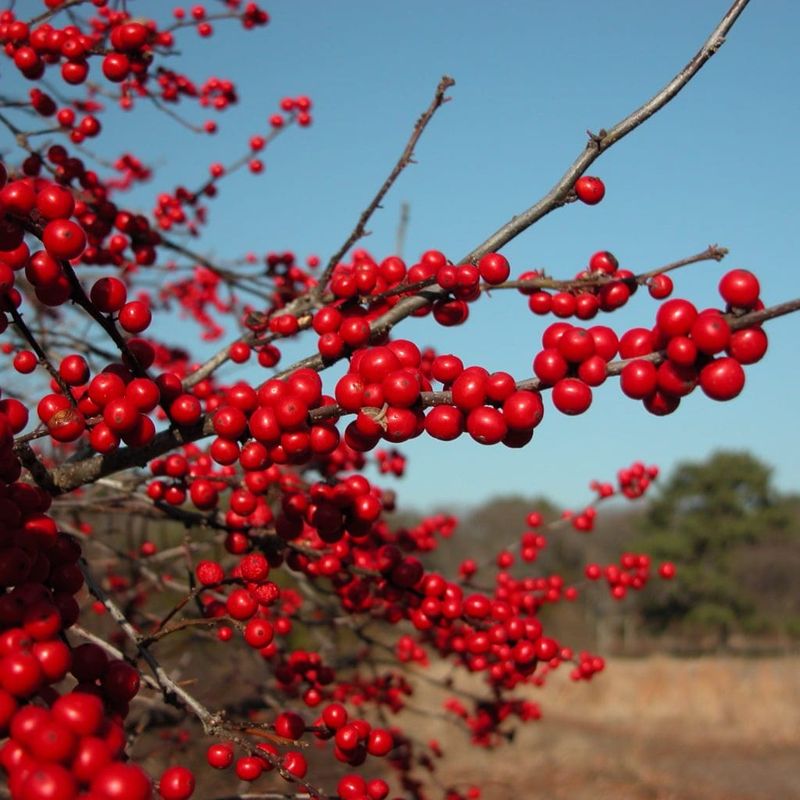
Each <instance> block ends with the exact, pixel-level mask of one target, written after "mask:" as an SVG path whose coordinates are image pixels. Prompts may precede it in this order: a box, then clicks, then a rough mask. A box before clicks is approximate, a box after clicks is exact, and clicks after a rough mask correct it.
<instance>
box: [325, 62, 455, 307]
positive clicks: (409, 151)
mask: <svg viewBox="0 0 800 800" xmlns="http://www.w3.org/2000/svg"><path fill="white" fill-rule="evenodd" d="M451 86H455V81H454V80H453V79H452V78H451V77H450V76H449V75H444V76H442V79H441V80H440V81H439V85H438V86H437V87H436V93H435V94H434V96H433V100H432V101H431V104H430V105H429V106H428V108H427V109H426V110H425V112H424V113H423V114H422V115H421V116H420V118H419V119H418V120H417V122H416V125H414V130H413V131H412V133H411V138H410V139H409V140H408V143H407V144H406V146H405V149H404V150H403V152H402V154H401V155H400V158H399V159H398V160H397V163H396V164H395V165H394V168H393V169H392V171H391V172H390V173H389V176H388V177H387V178H386V180H385V181H384V182H383V185H382V186H381V188H380V189H378V193H377V194H376V195H375V197H373V198H372V202H371V203H370V204H369V205H368V206H367V207H366V208H365V209H364V211H362V212H361V216H360V217H359V218H358V222H357V223H356V227H355V228H354V229H353V232H352V233H351V234H350V235H349V236H348V237H347V239H346V240H345V242H344V244H343V245H342V246H341V247H340V248H339V249H338V250H337V251H336V252H335V253H334V254H333V255H332V256H331V258H330V261H328V265H327V266H326V267H325V271H324V272H323V273H322V276H321V277H320V281H319V284H318V285H317V286H316V288H315V289H314V296H315V297H317V298H319V297H320V296H321V295H322V292H324V291H325V286H326V285H327V283H328V281H329V280H330V277H331V275H332V273H333V270H334V268H335V267H336V265H337V264H338V263H339V261H340V260H341V259H342V258H343V257H344V256H345V254H346V253H347V251H348V250H349V249H350V248H351V247H352V246H353V245H354V244H355V243H356V242H357V241H358V240H359V239H360V238H361V237H362V236H364V235H365V231H366V226H367V222H368V221H369V219H370V217H371V216H372V215H373V214H374V213H375V210H376V209H377V208H378V207H379V206H380V204H381V201H382V200H383V198H384V197H385V196H386V193H387V192H388V191H389V189H391V188H392V185H393V184H394V182H395V181H396V180H397V179H398V178H399V177H400V173H401V172H402V171H403V170H404V169H405V168H406V167H407V166H408V165H409V164H410V163H411V159H412V157H413V155H414V148H415V147H416V146H417V142H419V139H420V137H421V136H422V133H423V131H424V130H425V128H426V127H427V125H428V123H429V122H430V121H431V119H432V117H433V115H434V114H435V113H436V110H437V109H438V108H439V107H440V106H442V105H443V104H444V103H445V102H446V101H447V97H445V92H446V91H447V90H448V89H449V88H450V87H451Z"/></svg>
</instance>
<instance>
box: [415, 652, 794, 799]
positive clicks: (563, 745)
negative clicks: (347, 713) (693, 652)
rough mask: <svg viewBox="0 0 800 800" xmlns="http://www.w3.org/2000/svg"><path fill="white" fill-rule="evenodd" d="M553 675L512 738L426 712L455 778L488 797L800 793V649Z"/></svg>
mask: <svg viewBox="0 0 800 800" xmlns="http://www.w3.org/2000/svg"><path fill="white" fill-rule="evenodd" d="M551 678H552V683H550V684H549V685H548V686H547V687H546V688H545V689H544V690H541V691H540V692H537V693H536V695H535V697H536V698H537V699H540V700H541V705H542V708H543V712H544V717H543V719H542V720H541V721H540V722H538V723H529V724H527V725H525V726H523V727H522V728H521V729H520V730H519V732H518V734H517V738H516V741H515V742H514V743H513V744H512V745H509V746H505V747H501V748H500V749H496V750H493V751H488V752H487V751H482V752H481V751H476V749H475V748H471V747H468V746H466V744H465V739H464V738H463V737H462V735H461V734H460V733H454V732H453V728H452V727H450V726H448V725H447V724H446V723H444V722H439V721H434V722H432V723H431V722H425V723H424V728H423V723H422V719H421V718H419V717H417V718H416V726H417V730H418V731H419V732H420V736H421V737H422V736H424V737H425V738H430V737H437V738H439V740H440V741H441V742H442V744H443V745H445V747H446V750H447V751H448V757H449V758H448V761H449V764H448V767H447V770H446V772H445V771H444V763H442V762H440V763H441V765H442V769H443V771H442V775H441V777H442V778H444V779H445V782H446V783H450V782H452V783H455V784H457V785H459V786H462V787H463V786H465V785H466V784H468V783H470V782H475V783H477V784H480V785H482V786H483V787H484V792H483V794H482V798H483V800H500V798H515V799H517V798H519V799H521V800H528V799H529V798H530V800H538V798H542V799H543V800H545V799H546V800H562V799H563V800H605V798H608V799H609V800H611V799H612V798H613V800H792V799H793V798H800V658H797V657H786V658H769V659H763V658H762V659H744V658H701V659H675V658H669V657H664V656H654V657H649V658H646V659H637V660H612V661H611V662H610V663H609V665H608V667H607V669H606V672H605V673H604V674H602V675H600V676H598V677H597V678H595V679H594V680H593V681H592V682H591V683H588V684H587V683H580V684H573V683H571V682H570V681H569V680H568V679H567V676H566V675H559V674H557V673H556V674H555V675H553V676H551ZM431 700H432V698H431Z"/></svg>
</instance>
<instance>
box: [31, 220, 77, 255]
mask: <svg viewBox="0 0 800 800" xmlns="http://www.w3.org/2000/svg"><path fill="white" fill-rule="evenodd" d="M42 243H43V244H44V246H45V248H46V250H47V252H48V253H49V254H50V255H51V256H52V257H53V258H63V259H73V258H77V257H78V256H79V255H80V254H81V253H82V252H83V251H84V249H85V247H86V234H85V233H84V232H83V228H81V226H80V225H78V224H77V223H76V222H72V221H70V220H68V219H54V220H52V221H51V222H48V223H47V225H46V226H45V229H44V233H43V234H42Z"/></svg>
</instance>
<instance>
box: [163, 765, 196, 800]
mask: <svg viewBox="0 0 800 800" xmlns="http://www.w3.org/2000/svg"><path fill="white" fill-rule="evenodd" d="M158 793H159V794H160V795H161V797H163V798H164V800H188V798H190V797H191V796H192V794H193V793H194V774H193V773H192V771H191V770H189V769H187V768H186V767H169V768H167V769H165V770H164V772H162V773H161V778H160V779H159V781H158Z"/></svg>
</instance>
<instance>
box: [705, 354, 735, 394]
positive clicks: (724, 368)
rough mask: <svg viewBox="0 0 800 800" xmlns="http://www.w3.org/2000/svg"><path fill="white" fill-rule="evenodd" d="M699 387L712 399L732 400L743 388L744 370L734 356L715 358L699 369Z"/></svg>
mask: <svg viewBox="0 0 800 800" xmlns="http://www.w3.org/2000/svg"><path fill="white" fill-rule="evenodd" d="M700 388H701V389H702V390H703V391H704V392H705V393H706V394H707V395H708V396H709V397H710V398H712V399H713V400H732V399H733V398H734V397H736V396H737V395H738V394H739V392H741V391H742V389H743V388H744V370H743V369H742V367H741V366H740V364H739V362H738V361H737V360H736V359H735V358H730V357H727V356H725V357H723V358H717V359H715V360H714V361H712V362H710V363H709V364H706V366H704V367H703V368H702V369H701V370H700Z"/></svg>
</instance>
